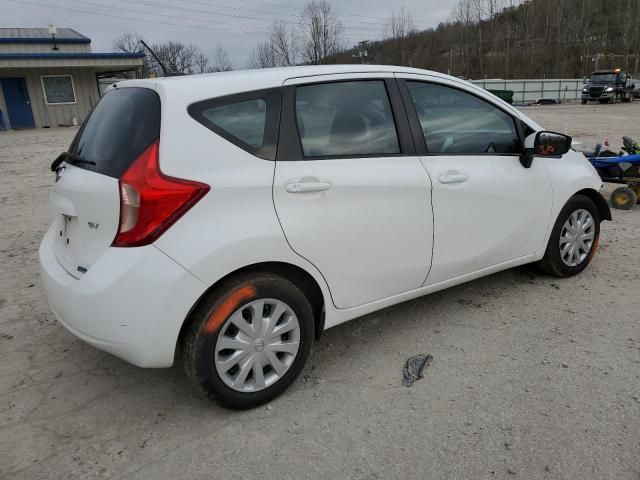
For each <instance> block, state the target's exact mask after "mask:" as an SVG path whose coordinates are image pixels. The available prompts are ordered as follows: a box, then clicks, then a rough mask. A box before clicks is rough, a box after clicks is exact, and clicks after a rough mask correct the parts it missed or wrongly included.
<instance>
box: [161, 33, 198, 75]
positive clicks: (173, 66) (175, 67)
mask: <svg viewBox="0 0 640 480" xmlns="http://www.w3.org/2000/svg"><path fill="white" fill-rule="evenodd" d="M151 48H153V51H154V52H155V54H156V55H157V57H158V60H159V61H160V62H162V64H163V65H164V66H165V68H166V69H167V71H168V72H180V73H186V74H191V73H193V72H194V71H195V69H196V66H197V59H198V54H199V53H200V52H199V50H198V47H196V46H195V45H193V44H192V43H190V44H184V43H180V42H174V41H169V42H166V43H156V44H153V45H152V46H151ZM155 63H157V62H155ZM156 68H157V69H158V70H160V69H161V67H160V66H159V65H157V66H156Z"/></svg>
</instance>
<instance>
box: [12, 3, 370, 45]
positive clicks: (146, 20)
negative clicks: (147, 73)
mask: <svg viewBox="0 0 640 480" xmlns="http://www.w3.org/2000/svg"><path fill="white" fill-rule="evenodd" d="M9 1H11V2H14V3H18V4H27V5H34V6H38V7H49V8H53V9H58V10H64V11H68V12H74V13H81V14H85V15H92V16H103V17H110V18H117V19H121V20H129V21H134V22H143V23H152V24H156V25H169V26H174V27H186V28H197V29H200V30H208V31H221V32H233V33H247V34H250V35H256V36H265V35H268V33H269V32H268V31H267V30H260V31H258V30H250V29H247V26H246V25H239V24H235V23H226V22H216V21H209V20H206V22H207V23H208V24H210V23H218V24H223V25H228V26H231V27H233V28H223V27H213V26H208V25H193V24H184V23H175V22H167V21H160V20H156V19H150V18H134V17H130V16H125V15H118V14H115V13H105V12H95V11H88V10H83V9H80V8H73V7H69V6H61V5H54V4H50V3H44V2H33V1H29V0H9ZM72 1H75V2H78V3H85V4H90V5H95V6H100V7H103V8H111V9H115V10H123V11H124V10H126V11H130V12H133V13H142V14H145V15H158V16H162V17H167V18H174V19H179V20H186V21H189V22H203V21H204V20H198V19H193V18H187V17H177V16H175V15H167V14H162V13H157V12H148V11H144V10H134V9H125V8H124V7H111V6H109V5H103V4H100V3H94V2H89V1H88V0H72ZM342 37H343V38H347V39H350V40H360V39H362V36H355V35H354V36H350V35H342Z"/></svg>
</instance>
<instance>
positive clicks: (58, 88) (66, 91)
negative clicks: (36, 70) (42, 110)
mask: <svg viewBox="0 0 640 480" xmlns="http://www.w3.org/2000/svg"><path fill="white" fill-rule="evenodd" d="M40 78H41V80H42V90H43V91H44V98H45V100H46V102H47V105H56V104H65V103H76V93H75V91H74V89H73V79H72V78H71V75H45V76H42V77H40Z"/></svg>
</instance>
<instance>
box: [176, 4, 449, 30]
mask: <svg viewBox="0 0 640 480" xmlns="http://www.w3.org/2000/svg"><path fill="white" fill-rule="evenodd" d="M187 1H189V0H187ZM241 1H244V2H247V3H253V4H256V5H269V6H272V7H280V8H289V9H290V8H291V5H284V4H282V3H269V2H258V1H256V0H241ZM334 13H335V14H336V15H343V16H345V17H358V18H369V19H372V20H388V18H385V17H379V16H373V15H361V14H358V13H346V12H339V11H335V12H334ZM412 20H413V21H414V23H421V24H425V25H438V24H440V23H442V22H435V21H431V20H415V19H412Z"/></svg>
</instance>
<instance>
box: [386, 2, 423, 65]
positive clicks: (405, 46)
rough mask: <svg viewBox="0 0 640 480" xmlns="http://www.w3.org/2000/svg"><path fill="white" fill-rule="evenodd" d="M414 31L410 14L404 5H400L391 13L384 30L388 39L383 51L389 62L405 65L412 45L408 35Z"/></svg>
mask: <svg viewBox="0 0 640 480" xmlns="http://www.w3.org/2000/svg"><path fill="white" fill-rule="evenodd" d="M414 32H415V25H414V23H413V20H412V19H411V15H410V14H409V12H408V11H407V10H406V9H405V8H404V7H401V8H400V10H399V11H397V12H395V11H394V12H392V13H391V17H390V18H389V20H388V21H387V23H386V25H385V32H384V34H385V37H386V39H387V40H388V41H387V48H386V52H385V53H386V56H387V57H388V58H389V63H392V64H395V65H407V63H408V57H409V56H410V52H411V47H412V42H411V38H410V37H411V36H412V35H413V34H414Z"/></svg>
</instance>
